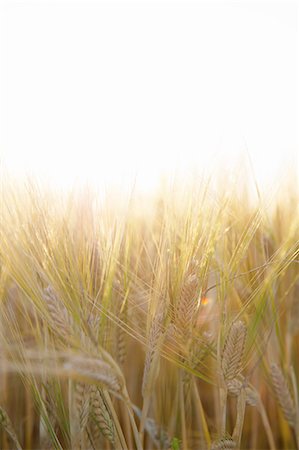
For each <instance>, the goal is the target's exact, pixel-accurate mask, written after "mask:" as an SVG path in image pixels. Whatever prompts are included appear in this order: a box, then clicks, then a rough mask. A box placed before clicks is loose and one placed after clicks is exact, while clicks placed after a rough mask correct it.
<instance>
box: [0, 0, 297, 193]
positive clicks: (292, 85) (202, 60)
mask: <svg viewBox="0 0 299 450" xmlns="http://www.w3.org/2000/svg"><path fill="white" fill-rule="evenodd" d="M2 4H3V6H2V7H1V134H2V138H1V153H2V163H3V167H4V168H5V169H7V170H8V171H9V172H12V173H14V174H16V175H17V176H19V175H23V174H25V173H26V174H27V173H30V174H34V175H37V176H39V177H41V178H43V179H47V180H48V181H49V182H51V183H54V184H57V185H59V186H62V187H69V186H71V185H72V184H73V183H76V182H84V181H86V180H88V181H89V182H92V183H95V184H96V185H116V186H119V187H121V186H123V185H126V184H128V183H131V184H132V183H137V184H138V185H139V187H140V188H141V189H143V190H146V191H149V190H152V189H153V188H155V187H156V186H157V184H158V183H159V180H160V177H161V176H162V175H166V176H170V175H171V174H174V173H177V172H179V173H180V174H182V173H183V174H185V175H186V176H189V174H190V171H191V170H193V169H195V168H197V169H198V170H203V171H212V170H213V169H214V168H215V166H216V165H218V166H219V165H221V164H222V165H223V167H230V166H232V165H234V164H237V163H238V161H240V160H242V159H244V158H247V160H248V163H249V164H251V165H252V169H253V172H254V173H255V176H256V177H257V179H258V180H259V182H261V183H269V182H272V181H273V180H275V179H276V180H277V174H278V171H279V170H280V169H281V167H282V166H284V165H285V164H286V162H288V163H289V162H290V161H292V164H293V163H294V158H295V157H296V153H297V150H298V135H297V119H298V114H297V113H298V111H297V104H298V101H297V100H298V83H297V78H298V67H297V64H296V57H295V55H296V52H297V50H298V45H297V35H298V27H297V16H296V4H295V3H292V2H287V1H284V2H281V3H280V2H276V3H274V2H246V1H244V2H240V3H231V2H223V3H220V2H207V3H206V2H198V3H192V2H173V3H171V2H163V1H162V2H159V3H155V2H140V3H137V2H113V3H109V2H97V3H96V2H88V1H86V2H83V1H82V2H73V3H72V2H64V1H61V2H59V3H57V2H54V1H53V2H51V1H50V2H44V1H41V2H34V1H31V2H29V1H21V2H15V1H12V0H11V1H9V2H4V3H2Z"/></svg>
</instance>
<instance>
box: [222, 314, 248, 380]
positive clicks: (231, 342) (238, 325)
mask: <svg viewBox="0 0 299 450" xmlns="http://www.w3.org/2000/svg"><path fill="white" fill-rule="evenodd" d="M245 340H246V327H245V324H244V322H242V321H241V320H238V321H237V322H234V323H233V324H232V326H231V329H230V331H229V334H228V336H227V339H226V341H225V344H224V348H223V354H222V360H221V368H222V374H223V378H224V380H225V381H226V382H228V381H229V380H232V379H234V378H235V377H236V376H237V375H238V373H239V370H240V367H241V362H242V358H243V354H244V347H245Z"/></svg>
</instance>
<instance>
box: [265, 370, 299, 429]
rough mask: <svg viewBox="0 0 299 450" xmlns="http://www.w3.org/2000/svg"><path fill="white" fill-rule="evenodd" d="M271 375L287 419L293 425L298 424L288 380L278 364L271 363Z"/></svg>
mask: <svg viewBox="0 0 299 450" xmlns="http://www.w3.org/2000/svg"><path fill="white" fill-rule="evenodd" d="M271 376H272V382H273V387H274V391H275V394H276V398H277V400H278V403H279V404H280V407H281V409H282V412H283V415H284V417H285V419H286V420H287V421H288V423H289V424H290V426H291V427H293V428H295V426H296V409H295V403H294V400H293V398H292V395H291V392H290V389H289V386H288V383H287V380H286V378H285V376H284V374H283V372H282V370H281V368H280V367H279V366H278V365H277V364H271Z"/></svg>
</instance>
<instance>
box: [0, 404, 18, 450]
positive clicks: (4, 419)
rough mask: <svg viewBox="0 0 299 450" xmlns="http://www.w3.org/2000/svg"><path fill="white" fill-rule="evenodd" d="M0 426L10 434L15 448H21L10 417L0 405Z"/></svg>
mask: <svg viewBox="0 0 299 450" xmlns="http://www.w3.org/2000/svg"><path fill="white" fill-rule="evenodd" d="M0 427H2V428H4V430H5V431H6V433H7V434H8V435H9V436H10V438H11V440H12V441H13V443H14V444H15V446H16V448H17V450H22V447H21V445H20V443H19V441H18V438H17V435H16V433H15V431H14V429H13V426H12V424H11V421H10V418H9V417H8V415H7V413H6V411H5V410H4V409H3V408H2V407H1V406H0Z"/></svg>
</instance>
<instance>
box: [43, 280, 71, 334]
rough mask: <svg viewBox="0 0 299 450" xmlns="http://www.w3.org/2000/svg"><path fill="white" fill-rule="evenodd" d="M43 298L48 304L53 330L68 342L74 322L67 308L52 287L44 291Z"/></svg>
mask: <svg viewBox="0 0 299 450" xmlns="http://www.w3.org/2000/svg"><path fill="white" fill-rule="evenodd" d="M42 297H43V299H44V301H45V302H46V305H47V308H48V311H49V314H50V319H51V324H52V328H53V330H54V331H55V333H57V334H59V335H60V336H61V337H62V338H63V339H65V340H68V339H69V337H70V334H71V323H72V321H71V317H70V315H69V313H68V311H67V309H66V307H65V306H64V304H63V303H62V302H61V301H60V300H59V298H58V296H57V294H56V292H55V291H54V289H53V288H52V286H48V287H47V288H46V289H44V291H43V294H42Z"/></svg>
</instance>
